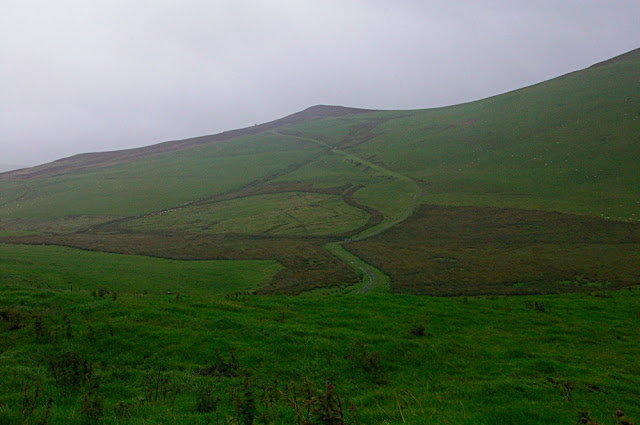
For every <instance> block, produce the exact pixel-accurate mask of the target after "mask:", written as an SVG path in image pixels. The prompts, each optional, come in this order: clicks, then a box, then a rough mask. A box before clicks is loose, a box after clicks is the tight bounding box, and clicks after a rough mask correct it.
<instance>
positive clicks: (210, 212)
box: [124, 192, 368, 236]
mask: <svg viewBox="0 0 640 425" xmlns="http://www.w3.org/2000/svg"><path fill="white" fill-rule="evenodd" d="M367 218H368V216H367V214H366V213H365V212H364V211H362V210H360V209H358V208H355V207H352V206H350V205H348V204H346V203H345V202H344V201H343V200H342V199H341V198H340V197H339V196H337V195H324V194H318V193H305V192H289V193H280V194H275V195H256V196H249V197H245V198H239V199H234V200H230V201H224V202H217V203H214V204H209V205H202V206H195V207H189V208H184V209H179V210H175V211H170V212H166V213H162V214H158V215H154V216H150V217H145V218H142V219H138V220H135V221H131V222H128V223H125V224H124V227H125V228H128V229H133V230H138V231H159V230H160V231H172V232H176V231H177V232H189V233H205V234H221V233H247V234H268V235H293V234H295V235H307V236H317V235H328V234H341V233H345V232H348V231H349V230H353V229H355V228H357V227H359V226H362V225H364V224H365V223H366V222H367Z"/></svg>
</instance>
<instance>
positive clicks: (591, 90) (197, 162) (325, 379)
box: [0, 52, 640, 425]
mask: <svg viewBox="0 0 640 425" xmlns="http://www.w3.org/2000/svg"><path fill="white" fill-rule="evenodd" d="M638 75H640V55H638V54H637V52H635V53H632V54H629V55H626V56H624V57H623V58H618V59H614V60H611V61H607V62H605V63H602V64H599V66H597V67H592V68H589V69H586V70H583V71H580V72H576V73H573V74H569V75H566V76H563V77H560V78H557V79H554V80H552V81H549V82H545V83H542V84H538V85H536V86H532V87H528V88H525V89H522V90H517V91H514V92H511V93H507V94H504V95H501V96H496V97H493V98H490V99H485V100H482V101H478V102H473V103H468V104H464V105H458V106H453V107H447V108H440V109H432V110H419V111H400V112H393V111H365V110H356V109H349V108H340V107H329V106H318V107H313V108H309V109H308V110H305V111H303V112H300V113H298V114H294V115H291V116H289V117H286V118H283V119H281V120H277V121H274V122H271V123H266V124H262V125H258V126H254V127H251V128H247V129H241V130H234V131H231V132H226V133H222V134H220V135H215V136H205V137H201V138H195V139H189V140H184V141H174V142H167V143H164V144H160V145H155V146H151V147H148V148H140V149H132V150H127V151H118V152H107V153H96V154H86V155H79V156H76V157H72V158H67V159H64V160H60V161H56V162H53V163H51V164H45V165H43V166H39V167H34V168H32V169H27V170H20V171H15V172H10V173H5V174H0V243H4V244H0V359H1V362H0V371H1V376H2V377H3V379H2V380H1V381H0V424H4V423H26V424H48V423H51V424H56V423H65V424H66V423H69V424H74V423H83V424H91V423H122V424H124V423H134V424H143V423H145V424H149V423H152V424H160V423H185V424H186V423H189V424H191V423H203V424H205V423H208V424H213V423H225V424H226V423H231V424H242V425H246V424H254V423H255V424H260V423H282V424H299V425H302V424H304V425H311V424H342V423H348V424H370V423H415V424H423V423H424V424H427V423H438V424H440V423H442V424H446V423H450V424H478V423H487V424H549V423H576V421H577V420H578V419H579V418H580V417H581V416H582V417H586V416H590V418H591V419H592V420H593V421H595V420H597V421H598V423H600V424H615V423H617V420H616V418H615V417H614V416H613V414H614V412H615V411H616V409H622V410H624V411H625V413H627V415H629V416H631V417H635V418H636V419H637V418H639V417H640V410H639V409H638V406H639V405H640V403H639V400H640V392H639V388H640V386H639V385H638V384H639V383H640V382H639V381H638V376H640V374H639V372H640V370H639V369H638V368H639V365H638V362H637V360H636V359H637V358H639V357H640V345H639V343H638V341H640V338H639V337H640V335H638V332H639V330H638V329H639V328H638V326H637V323H638V319H640V292H639V291H638V289H637V286H634V285H637V284H638V283H640V272H638V270H640V224H639V223H638V221H639V220H640V195H639V192H638V188H639V187H640V161H638V158H640V79H638ZM39 245H47V246H39ZM62 246H66V247H62ZM69 247H73V248H81V249H82V250H77V249H72V248H69ZM353 254H356V255H353ZM376 267H378V268H379V269H381V270H382V271H381V270H379V269H377V268H376ZM383 272H384V273H386V276H385V274H384V273H383ZM72 288H73V290H72ZM365 293H366V294H365ZM283 294H287V295H286V296H284V295H283ZM392 294H393V295H392ZM410 294H421V295H425V294H427V295H447V296H450V295H465V296H472V295H481V296H478V297H470V298H453V297H451V298H430V297H414V296H411V295H410ZM489 294H490V295H489ZM508 294H521V295H524V296H522V297H509V298H507V297H504V296H503V295H508ZM543 294H547V295H543ZM260 295H272V296H270V297H265V296H260ZM291 295H301V296H299V297H292V296H291ZM488 295H489V296H488ZM581 412H582V413H581Z"/></svg>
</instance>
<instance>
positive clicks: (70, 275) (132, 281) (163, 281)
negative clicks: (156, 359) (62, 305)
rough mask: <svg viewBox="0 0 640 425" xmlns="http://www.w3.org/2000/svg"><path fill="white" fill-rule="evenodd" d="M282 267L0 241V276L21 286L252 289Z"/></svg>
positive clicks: (209, 292)
mask: <svg viewBox="0 0 640 425" xmlns="http://www.w3.org/2000/svg"><path fill="white" fill-rule="evenodd" d="M281 268H282V266H280V265H279V264H278V263H277V262H276V261H254V260H244V261H243V260H237V261H215V260H207V261H174V260H166V259H160V258H151V257H143V256H136V255H119V254H105V253H101V252H90V251H81V250H77V249H71V248H65V247H56V246H20V245H4V244H0V276H2V280H3V282H2V284H6V283H8V282H10V283H12V284H17V285H20V286H22V287H25V288H37V289H52V290H62V291H72V290H85V291H87V290H88V291H93V290H98V289H100V288H102V289H104V290H107V291H110V292H116V293H121V292H125V291H129V292H131V291H134V292H148V293H149V292H151V293H164V292H167V291H170V292H176V291H180V290H181V288H184V286H185V284H186V285H188V286H189V292H190V293H191V294H196V293H197V294H201V293H203V294H207V295H213V294H225V293H228V292H231V291H251V290H255V289H256V288H257V287H258V286H259V285H260V284H263V283H268V282H269V281H271V279H272V278H273V276H274V275H275V274H276V273H277V272H278V271H279V270H280V269H281Z"/></svg>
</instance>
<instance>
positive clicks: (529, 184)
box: [0, 52, 640, 292]
mask: <svg viewBox="0 0 640 425" xmlns="http://www.w3.org/2000/svg"><path fill="white" fill-rule="evenodd" d="M639 71H640V56H639V55H637V54H635V52H631V53H630V54H627V55H624V56H622V57H620V58H618V59H612V60H610V61H607V62H604V63H602V64H598V66H594V67H591V68H588V69H585V70H582V71H579V72H574V73H572V74H568V75H565V76H563V77H560V78H556V79H554V80H551V81H548V82H544V83H541V84H538V85H535V86H532V87H527V88H524V89H521V90H517V91H514V92H510V93H506V94H503V95H500V96H496V97H493V98H489V99H485V100H481V101H477V102H472V103H468V104H463V105H457V106H451V107H446V108H438V109H430V110H416V111H367V110H357V109H351V108H341V107H330V106H317V107H313V108H309V109H308V110H306V111H303V112H300V113H298V114H294V115H291V116H289V117H286V118H283V119H281V120H277V121H273V122H271V123H267V124H262V125H260V126H255V127H250V128H247V129H242V130H235V131H231V132H226V133H222V134H220V135H216V136H205V137H200V138H196V139H188V140H185V141H174V142H168V143H165V144H161V145H154V146H150V147H148V148H139V149H134V150H129V151H118V152H107V153H102V154H87V155H79V156H77V157H72V158H69V159H64V160H60V161H56V162H54V163H51V164H45V165H43V166H39V167H35V168H33V169H27V170H19V171H14V172H10V173H5V174H0V218H1V224H0V226H1V227H0V237H5V241H8V242H26V243H53V244H66V245H71V246H78V247H84V248H90V249H97V250H106V251H112V252H123V253H127V252H129V251H126V250H123V248H122V243H120V244H114V243H113V241H112V239H113V238H114V235H121V238H120V239H122V238H126V237H127V235H129V236H131V235H136V236H137V237H144V236H145V235H146V236H148V237H153V238H159V237H173V238H181V239H186V240H187V241H183V243H181V245H189V246H191V247H192V246H193V245H194V244H195V245H198V243H197V242H194V241H197V240H199V239H201V238H202V237H204V236H207V237H222V236H225V235H226V236H229V235H232V236H233V237H234V240H233V242H229V239H228V238H227V239H225V240H222V242H221V244H222V247H221V248H220V249H221V250H222V251H224V250H225V248H224V246H228V245H229V244H230V243H234V244H239V243H240V244H242V243H245V245H247V246H251V245H254V243H252V241H253V240H255V239H256V238H258V239H259V240H260V244H266V245H269V244H272V246H271V248H270V249H269V248H265V249H268V250H270V251H271V252H272V254H271V255H267V256H265V255H264V250H265V249H262V248H260V249H259V250H258V251H259V252H253V253H252V251H255V250H254V249H253V248H251V247H247V248H246V252H245V253H244V255H242V256H241V258H247V255H248V256H251V255H257V257H256V258H259V259H267V258H271V259H280V260H279V261H282V258H284V257H286V258H288V259H289V260H288V264H287V265H286V267H288V268H291V267H293V268H294V269H295V270H292V273H293V274H295V275H296V276H298V278H300V277H301V276H303V275H304V271H305V268H308V262H309V258H316V259H317V260H318V261H325V263H326V261H329V260H326V259H325V260H320V257H323V255H324V254H319V251H320V249H319V247H322V246H323V245H324V244H327V243H329V242H336V241H341V240H343V239H345V238H347V239H362V238H365V237H366V238H369V237H372V236H373V237H378V236H376V235H378V234H380V233H381V232H383V231H386V230H388V229H389V228H391V227H394V226H396V225H398V224H400V223H402V222H403V221H405V220H406V219H408V218H409V217H411V216H412V214H413V212H414V211H415V210H416V208H417V205H418V204H426V205H440V206H451V207H455V206H476V207H498V208H519V209H525V210H544V211H556V212H563V213H572V214H579V215H590V216H594V217H600V218H603V219H613V220H618V221H629V222H637V221H638V220H640V193H639V192H638V187H640V161H637V158H638V157H640V81H639V80H638V74H639ZM477 211H478V213H479V214H481V213H482V212H483V211H490V210H484V209H479V210H477ZM575 217H576V216H574V215H567V216H566V217H565V218H566V220H574V219H576V218H575ZM585 231H588V230H585ZM427 233H428V232H427ZM285 236H286V237H287V238H291V239H296V238H298V239H300V240H305V241H306V242H305V243H307V244H311V245H313V246H314V248H313V249H312V251H306V252H300V251H296V252H289V250H288V248H287V246H291V245H292V244H291V243H286V242H285V243H283V242H282V240H281V238H282V237H285ZM21 237H22V238H27V239H20V238H21ZM380 237H381V236H380ZM7 238H9V239H7ZM309 238H311V239H309ZM420 238H424V236H420ZM238 240H241V241H244V242H238ZM421 240H422V239H419V238H418V239H416V241H417V243H418V244H421V243H422V242H420V241H421ZM380 241H381V242H379V243H383V242H382V241H383V240H382V239H380ZM416 241H413V242H416ZM616 241H617V240H616ZM436 242H437V241H436ZM614 242H615V241H614ZM160 245H162V244H161V243H160ZM344 246H345V247H346V248H347V249H349V246H350V244H348V243H347V244H345V245H344ZM354 249H355V248H352V249H350V250H351V251H353V252H355V251H354ZM388 249H391V248H389V247H387V248H385V249H383V248H382V247H380V250H382V251H384V250H388ZM186 251H188V254H187V252H179V251H178V252H176V250H175V249H166V250H163V249H156V248H153V249H151V248H149V249H146V250H145V249H144V243H143V244H142V248H139V249H137V250H136V252H135V253H138V254H149V255H160V256H166V257H172V256H174V257H175V256H176V255H177V256H178V257H182V256H187V257H189V258H209V259H210V258H223V257H221V256H219V255H217V254H216V252H217V251H216V250H213V251H212V250H210V249H206V250H201V251H198V250H197V249H193V248H188V249H186ZM561 251H562V250H561ZM333 254H334V255H337V256H338V257H341V259H342V260H343V261H346V259H347V255H348V254H346V252H345V251H344V250H343V249H341V248H340V249H338V248H337V247H336V248H335V249H333ZM559 255H560V258H559V261H565V260H563V255H562V254H559ZM297 256H300V257H301V260H296V259H295V257H297ZM224 258H227V257H224ZM303 259H306V260H303ZM313 261H315V260H312V262H313ZM294 263H296V264H299V267H298V268H296V267H297V266H292V264H294ZM327 264H329V263H327ZM374 265H375V266H378V267H382V266H383V264H382V263H377V264H374ZM398 266H399V267H400V268H404V269H407V268H406V267H402V266H401V265H398ZM395 267H396V266H395V265H394V264H385V265H384V267H383V268H384V269H385V270H387V273H391V274H395V271H394V268H395ZM407 270H408V269H407ZM362 271H363V270H362V268H361V267H356V268H355V269H354V270H353V271H352V272H351V273H352V276H350V277H348V278H347V277H346V276H347V274H348V273H347V274H343V275H341V277H340V279H345V278H346V280H347V281H348V282H352V281H354V280H357V279H358V278H357V276H356V274H355V273H356V272H358V273H361V272H362ZM369 271H370V270H369ZM567 273H568V274H567V275H566V276H560V277H559V279H560V280H567V279H568V280H571V279H573V278H574V275H576V274H578V275H579V274H581V273H582V270H580V268H571V271H569V269H567ZM582 274H584V273H582ZM554 276H559V275H554ZM405 277H407V276H404V277H402V279H404V278H405ZM607 277H608V276H604V277H602V276H600V277H599V280H601V279H602V278H604V279H605V280H607V279H606V278H607ZM609 277H611V279H613V280H616V279H615V276H609ZM317 278H318V279H321V280H320V281H318V280H316V278H308V279H300V282H299V286H298V289H292V288H295V287H296V285H295V282H287V284H286V286H287V288H289V289H288V291H293V292H301V291H304V290H305V289H306V288H310V287H318V286H335V285H338V286H339V285H340V284H341V283H343V282H342V281H340V279H331V278H329V279H327V275H326V274H322V273H321V274H320V275H319V276H317ZM309 279H310V280H309ZM505 279H506V280H505V281H509V282H512V283H513V284H516V285H517V284H518V283H519V282H517V280H518V279H519V278H518V277H516V276H505ZM554 279H555V278H554ZM276 280H277V279H276ZM632 280H633V279H632ZM624 281H625V282H628V281H629V280H628V279H626V278H625V280H624ZM616 282H617V281H616ZM276 283H277V282H276ZM549 283H552V282H545V284H549ZM391 284H392V285H393V280H392V282H391ZM452 284H453V285H454V286H459V285H460V282H459V281H455V282H452ZM292 285H293V286H292ZM276 286H277V285H276ZM546 286H547V287H548V288H551V287H553V285H546Z"/></svg>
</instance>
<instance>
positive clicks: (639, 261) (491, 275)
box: [344, 206, 640, 296]
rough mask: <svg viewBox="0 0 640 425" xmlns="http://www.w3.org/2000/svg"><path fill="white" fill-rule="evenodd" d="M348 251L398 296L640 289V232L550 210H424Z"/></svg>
mask: <svg viewBox="0 0 640 425" xmlns="http://www.w3.org/2000/svg"><path fill="white" fill-rule="evenodd" d="M344 247H345V248H346V249H348V250H349V251H351V252H352V253H354V254H356V255H358V256H359V257H361V258H363V259H364V260H365V261H367V262H370V263H371V264H374V265H376V266H377V267H379V268H381V269H382V270H383V271H385V272H386V273H387V274H388V275H389V276H390V277H391V279H392V290H393V291H394V292H403V293H412V294H428V295H439V296H449V295H476V294H532V293H553V292H569V291H579V290H594V289H602V288H616V287H621V286H627V285H632V284H637V283H639V282H640V226H639V225H638V224H634V223H624V222H618V221H611V220H603V219H599V218H595V217H587V216H578V215H571V214H562V213H555V212H544V211H528V210H517V209H501V208H479V207H441V206H422V207H420V208H419V209H418V211H416V213H415V214H414V216H413V217H411V218H410V219H409V220H407V221H406V222H404V223H402V224H400V225H399V226H397V227H394V228H392V229H390V230H389V231H387V232H385V233H383V234H380V235H378V236H376V237H374V238H372V239H369V240H366V241H361V242H355V243H351V244H345V245H344Z"/></svg>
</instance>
